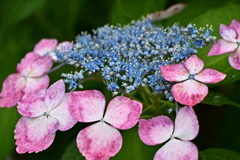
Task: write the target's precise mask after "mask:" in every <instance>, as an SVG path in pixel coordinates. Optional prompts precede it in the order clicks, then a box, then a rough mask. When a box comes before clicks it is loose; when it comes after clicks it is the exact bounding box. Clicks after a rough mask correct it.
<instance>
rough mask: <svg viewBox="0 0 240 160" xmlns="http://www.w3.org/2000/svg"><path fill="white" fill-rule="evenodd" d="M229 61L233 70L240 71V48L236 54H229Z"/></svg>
mask: <svg viewBox="0 0 240 160" xmlns="http://www.w3.org/2000/svg"><path fill="white" fill-rule="evenodd" d="M228 61H229V63H230V65H231V66H232V67H233V68H235V69H237V70H240V49H239V47H238V48H237V49H236V51H235V52H233V53H230V54H229V56H228Z"/></svg>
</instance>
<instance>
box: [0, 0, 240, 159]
mask: <svg viewBox="0 0 240 160" xmlns="http://www.w3.org/2000/svg"><path fill="white" fill-rule="evenodd" d="M175 3H184V4H186V5H187V7H186V9H185V10H183V11H182V12H181V13H180V14H178V15H176V16H174V17H172V18H169V19H167V20H163V21H160V22H159V24H161V25H163V26H169V25H172V24H173V23H175V22H179V23H180V25H183V26H186V25H187V24H188V23H190V22H194V23H195V24H196V25H197V26H199V27H204V26H205V25H206V24H210V25H212V26H213V28H214V32H213V35H215V36H217V37H218V38H219V34H218V28H219V24H220V23H224V24H227V25H228V24H230V22H231V20H232V19H238V20H240V12H239V11H240V1H239V0H218V1H210V0H194V1H193V0H68V1H66V0H65V1H63V0H51V1H50V0H48V1H47V0H0V71H1V74H0V84H2V82H3V81H4V79H5V78H6V77H7V76H8V75H9V74H11V73H14V72H16V65H17V63H19V62H20V60H21V58H23V57H24V55H25V54H26V53H28V52H30V51H32V50H33V47H34V45H35V44H36V43H38V41H39V40H40V39H42V38H56V39H58V41H59V42H61V41H66V40H67V41H74V40H75V36H77V35H78V34H80V33H81V32H82V31H88V32H91V31H92V29H96V28H97V27H101V26H103V25H105V24H111V25H112V24H113V25H114V24H117V23H120V24H127V23H129V22H130V21H132V20H136V19H139V18H141V17H142V16H146V14H148V13H152V12H155V11H159V10H163V9H166V8H168V7H169V6H171V5H172V4H175ZM209 49H210V48H209V47H206V48H205V49H201V50H200V53H199V56H200V57H201V58H203V59H204V60H205V63H206V66H207V67H211V68H215V69H218V70H219V71H222V72H224V73H227V74H228V77H227V78H226V80H225V81H224V82H223V83H220V84H219V85H217V86H212V88H211V89H212V90H214V91H217V92H221V93H223V94H225V96H226V97H228V98H229V99H231V100H232V101H234V102H236V103H239V104H240V98H239V97H240V92H239V91H240V83H239V79H240V71H236V70H234V69H231V68H230V66H229V64H228V60H227V55H223V56H220V58H218V59H217V61H214V60H213V58H212V57H208V58H207V57H206V55H207V53H208V51H209ZM213 61H214V63H213ZM71 70H74V68H73V67H68V66H65V67H63V68H61V69H60V70H58V71H56V72H54V73H51V74H50V77H51V83H53V82H55V81H56V80H58V79H60V78H61V73H62V72H70V71H71ZM232 76H235V78H231V77H232ZM84 89H99V90H102V91H103V92H104V93H105V94H106V95H107V99H108V101H109V100H110V98H111V96H110V95H111V93H109V92H108V91H107V90H106V87H105V85H104V84H103V83H100V82H94V83H92V82H87V83H86V86H85V88H84ZM194 109H195V111H196V114H197V116H198V119H199V123H200V132H199V135H198V136H197V138H196V139H195V140H193V142H194V143H195V144H196V145H197V147H198V149H199V151H204V150H205V149H207V148H223V149H228V150H232V151H235V152H238V153H240V138H239V135H240V124H239V122H240V108H238V107H235V106H231V105H223V106H221V107H217V106H212V105H206V104H198V105H197V106H195V107H194ZM19 117H20V115H19V114H18V112H17V109H16V107H13V108H0V146H1V147H0V160H20V159H21V160H22V159H24V160H42V159H44V160H59V159H61V158H62V155H63V153H64V152H65V150H66V147H67V146H68V145H69V144H70V143H71V142H72V141H74V140H75V138H76V136H77V134H78V132H79V131H80V129H81V128H83V127H85V126H88V125H89V124H79V123H78V124H77V125H76V126H75V127H74V128H72V129H71V130H70V131H66V132H60V131H58V132H57V135H56V139H55V141H54V143H53V144H52V145H51V147H49V148H48V149H47V150H45V151H43V152H41V153H37V154H35V153H33V154H22V155H19V154H17V153H16V152H15V145H14V143H15V140H14V138H13V137H14V133H13V131H14V128H15V124H16V122H17V120H18V119H19ZM121 133H122V134H123V139H124V142H123V148H122V149H121V151H120V152H119V153H118V154H117V156H116V157H114V158H112V159H114V160H122V159H126V160H149V159H152V158H153V156H154V154H155V152H156V151H157V150H158V148H160V146H161V145H159V146H146V145H144V144H143V143H142V142H141V141H140V140H139V137H138V134H137V127H134V128H133V129H130V130H126V131H121ZM73 145H75V144H74V143H73ZM70 150H71V149H70ZM235 152H234V154H235ZM202 153H204V152H202ZM216 153H217V152H216ZM222 153H224V151H223V152H222ZM226 154H229V156H231V155H233V153H232V152H226ZM237 156H238V155H236V157H237ZM236 157H235V159H238V158H239V157H238V158H236ZM200 158H203V157H202V156H201V154H200ZM233 158H234V157H233ZM72 159H76V158H74V157H73V158H72ZM206 159H207V158H206ZM216 159H217V158H216ZM220 159H225V157H224V156H219V160H220ZM227 159H229V157H228V158H227ZM230 159H231V158H230Z"/></svg>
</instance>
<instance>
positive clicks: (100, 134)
mask: <svg viewBox="0 0 240 160" xmlns="http://www.w3.org/2000/svg"><path fill="white" fill-rule="evenodd" d="M105 103H106V100H105V97H104V95H103V94H102V93H101V92H100V91H97V90H88V91H75V92H72V94H71V96H70V101H69V104H70V105H69V111H70V113H71V115H72V116H73V117H74V118H75V119H77V120H78V121H79V122H94V121H99V122H97V123H95V124H93V125H91V126H89V127H86V128H84V129H82V130H81V131H80V132H79V133H78V136H77V146H78V149H79V151H80V152H81V153H82V155H83V156H85V157H86V159H87V160H108V159H109V158H110V157H113V156H114V155H116V154H117V153H118V152H119V150H120V149H121V147H122V136H121V134H120V132H119V131H118V130H117V129H122V130H125V129H129V128H132V127H133V126H134V125H135V124H136V123H137V122H138V119H139V117H140V114H141V113H142V104H141V103H140V102H137V101H135V100H131V99H130V98H127V97H124V96H118V97H115V98H114V99H112V100H111V101H110V102H109V104H108V107H107V109H106V112H105V114H104V109H105ZM116 128H117V129H116Z"/></svg>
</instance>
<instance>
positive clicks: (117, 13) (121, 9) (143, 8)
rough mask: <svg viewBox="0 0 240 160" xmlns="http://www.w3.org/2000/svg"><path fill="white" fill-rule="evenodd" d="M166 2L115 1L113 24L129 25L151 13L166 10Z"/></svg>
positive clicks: (149, 0)
mask: <svg viewBox="0 0 240 160" xmlns="http://www.w3.org/2000/svg"><path fill="white" fill-rule="evenodd" d="M165 4H166V0H147V1H146V0H131V1H129V0H115V3H114V5H113V6H112V12H111V14H110V15H111V18H110V19H111V24H117V23H120V24H127V23H130V22H131V21H133V20H138V19H140V18H141V17H142V16H146V15H147V14H149V13H153V12H156V11H160V10H163V9H164V6H165Z"/></svg>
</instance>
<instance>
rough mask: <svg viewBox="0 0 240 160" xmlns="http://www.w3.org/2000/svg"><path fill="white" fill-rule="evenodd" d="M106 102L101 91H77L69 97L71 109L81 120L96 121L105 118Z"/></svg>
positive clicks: (76, 117) (73, 114)
mask: <svg viewBox="0 0 240 160" xmlns="http://www.w3.org/2000/svg"><path fill="white" fill-rule="evenodd" d="M105 104H106V100H105V97H104V95H103V94H102V93H101V92H100V91H97V90H87V91H75V92H72V93H71V95H70V98H69V111H70V114H71V115H72V116H73V118H75V119H76V120H78V121H79V122H94V121H98V120H100V119H101V118H103V112H104V108H105Z"/></svg>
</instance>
